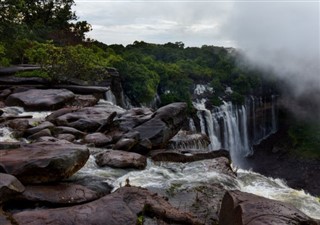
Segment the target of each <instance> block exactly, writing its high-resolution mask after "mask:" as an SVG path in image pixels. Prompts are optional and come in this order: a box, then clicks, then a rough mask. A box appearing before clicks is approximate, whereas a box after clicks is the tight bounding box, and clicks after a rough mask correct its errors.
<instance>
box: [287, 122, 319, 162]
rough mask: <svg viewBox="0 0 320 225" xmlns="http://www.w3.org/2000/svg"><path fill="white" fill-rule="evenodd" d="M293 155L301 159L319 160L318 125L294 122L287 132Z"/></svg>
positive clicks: (316, 123) (317, 123) (315, 123)
mask: <svg viewBox="0 0 320 225" xmlns="http://www.w3.org/2000/svg"><path fill="white" fill-rule="evenodd" d="M288 134H289V137H290V139H291V142H292V144H293V153H294V154H295V155H298V156H301V157H303V158H310V159H320V123H319V122H314V123H307V122H301V121H295V122H293V123H292V124H291V125H290V128H289V131H288Z"/></svg>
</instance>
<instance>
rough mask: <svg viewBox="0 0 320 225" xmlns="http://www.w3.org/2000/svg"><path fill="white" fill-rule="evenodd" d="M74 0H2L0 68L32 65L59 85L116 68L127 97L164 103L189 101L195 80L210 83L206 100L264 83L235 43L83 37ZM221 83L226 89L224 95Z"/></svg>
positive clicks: (94, 78)
mask: <svg viewBox="0 0 320 225" xmlns="http://www.w3.org/2000/svg"><path fill="white" fill-rule="evenodd" d="M73 4H74V1H73V0H33V1H32V0H1V1H0V34H1V35H0V56H1V60H0V66H1V65H2V66H7V65H10V64H18V63H35V64H38V65H40V66H41V71H34V72H23V73H21V74H19V75H20V76H41V77H44V78H47V79H48V80H49V81H50V82H55V83H59V82H60V83H61V82H64V83H65V82H68V81H70V80H72V79H81V80H84V81H86V82H88V83H93V82H95V83H97V82H99V81H101V80H103V79H105V78H106V76H108V74H107V70H106V68H107V67H115V68H116V69H117V70H118V71H119V73H120V75H121V79H122V83H123V86H124V89H125V91H126V93H127V95H128V96H129V97H130V98H131V100H132V102H133V103H135V104H137V105H138V104H139V103H144V104H148V103H150V102H151V101H152V100H153V99H154V97H155V96H156V95H157V94H158V95H159V97H160V99H161V103H162V104H163V105H165V104H168V103H171V102H176V101H185V102H187V103H188V104H189V105H191V100H192V99H191V92H190V91H191V89H192V85H193V84H195V83H203V84H204V83H205V84H209V85H210V86H211V87H212V88H213V91H214V93H213V95H212V96H211V103H212V104H213V105H220V104H221V103H222V101H221V100H222V99H225V98H227V100H231V101H233V102H235V103H237V104H242V103H243V100H244V96H245V95H248V94H251V93H253V92H255V91H257V89H258V88H261V86H263V82H262V78H261V76H260V71H258V70H256V69H254V68H251V67H250V66H248V65H247V64H246V63H244V62H243V61H242V62H241V60H239V59H240V58H241V55H240V53H239V52H237V51H236V50H235V49H232V48H224V47H217V46H207V45H203V46H202V47H186V46H185V45H184V43H182V42H175V43H171V42H169V43H166V44H153V43H146V42H144V41H135V42H134V43H132V44H130V45H127V46H123V45H117V44H113V45H106V44H104V43H101V42H99V41H95V40H88V39H86V38H85V33H86V32H88V31H90V30H91V26H90V24H88V23H87V22H86V21H77V19H78V18H77V16H76V14H75V12H74V11H72V5H73ZM226 87H230V88H231V89H232V90H233V91H232V93H229V94H226V92H225V89H226Z"/></svg>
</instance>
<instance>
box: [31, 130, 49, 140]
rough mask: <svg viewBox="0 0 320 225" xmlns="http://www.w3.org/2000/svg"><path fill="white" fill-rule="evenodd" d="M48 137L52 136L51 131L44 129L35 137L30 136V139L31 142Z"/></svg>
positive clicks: (34, 135)
mask: <svg viewBox="0 0 320 225" xmlns="http://www.w3.org/2000/svg"><path fill="white" fill-rule="evenodd" d="M44 136H46V137H48V136H51V131H50V130H49V129H43V130H40V131H39V132H37V133H35V134H33V135H30V136H29V137H28V139H29V140H36V139H38V138H40V137H44Z"/></svg>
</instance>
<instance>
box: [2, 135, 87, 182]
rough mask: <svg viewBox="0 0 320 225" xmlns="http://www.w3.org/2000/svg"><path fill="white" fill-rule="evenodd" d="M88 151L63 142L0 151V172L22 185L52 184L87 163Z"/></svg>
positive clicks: (39, 143)
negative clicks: (10, 175) (10, 176)
mask: <svg viewBox="0 0 320 225" xmlns="http://www.w3.org/2000/svg"><path fill="white" fill-rule="evenodd" d="M88 158H89V150H88V149H87V148H86V147H84V146H79V145H74V144H71V143H70V142H67V141H57V142H38V143H33V144H29V145H26V146H23V147H21V148H18V149H13V150H2V151H0V170H1V171H4V172H5V173H8V174H12V175H14V176H16V177H17V178H18V179H19V180H20V181H21V182H22V183H23V184H27V183H44V182H53V181H59V180H62V179H65V178H67V177H70V176H71V175H72V174H74V173H75V172H76V171H78V170H79V169H80V168H81V167H82V166H83V165H84V164H85V163H86V162H87V160H88Z"/></svg>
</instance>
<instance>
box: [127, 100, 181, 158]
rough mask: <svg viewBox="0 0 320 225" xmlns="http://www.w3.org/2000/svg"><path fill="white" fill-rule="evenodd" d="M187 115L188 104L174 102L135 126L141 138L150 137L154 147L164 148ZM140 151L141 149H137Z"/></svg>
mask: <svg viewBox="0 0 320 225" xmlns="http://www.w3.org/2000/svg"><path fill="white" fill-rule="evenodd" d="M186 115H187V104H186V103H182V102H177V103H172V104H169V105H166V106H164V107H161V108H160V109H158V110H157V111H156V112H155V113H154V115H153V117H152V119H150V120H148V121H147V122H145V123H143V124H141V125H139V126H137V127H135V128H134V129H133V131H138V132H139V133H140V138H141V140H143V139H149V140H150V141H151V143H152V148H153V149H161V148H164V147H165V146H166V145H167V144H168V142H169V140H170V139H171V138H172V137H173V136H175V135H176V134H177V132H178V131H179V130H180V129H181V127H182V125H183V123H184V121H185V119H186ZM136 151H138V152H139V149H136Z"/></svg>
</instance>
